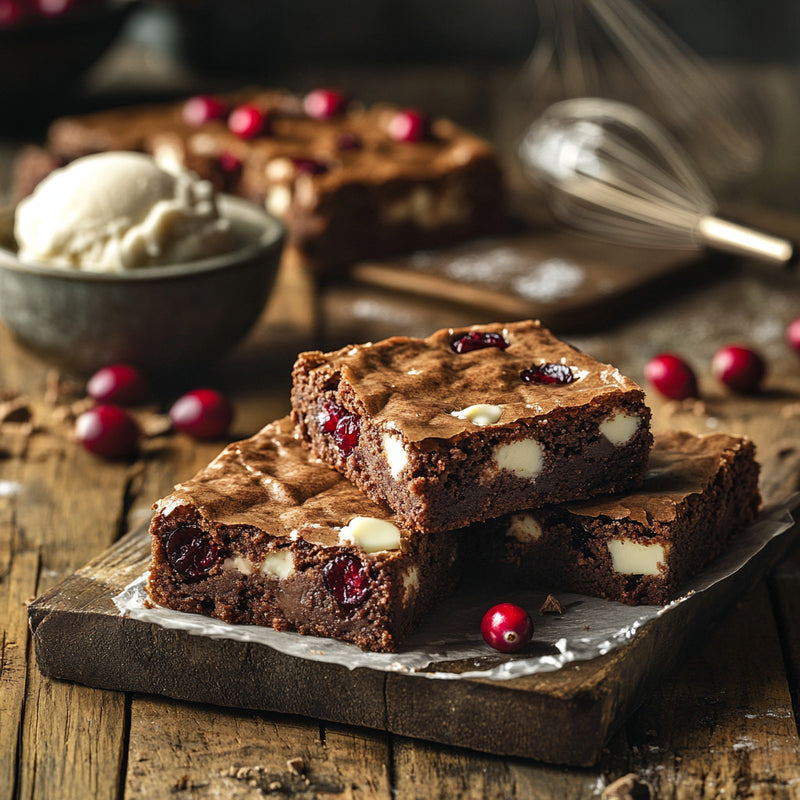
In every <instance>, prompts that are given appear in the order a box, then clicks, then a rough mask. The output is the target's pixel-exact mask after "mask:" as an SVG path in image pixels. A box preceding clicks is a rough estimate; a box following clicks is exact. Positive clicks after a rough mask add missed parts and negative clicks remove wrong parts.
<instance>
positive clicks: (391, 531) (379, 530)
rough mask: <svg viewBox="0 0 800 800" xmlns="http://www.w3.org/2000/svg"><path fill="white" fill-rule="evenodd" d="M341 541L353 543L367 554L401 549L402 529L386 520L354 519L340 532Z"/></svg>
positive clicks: (372, 518)
mask: <svg viewBox="0 0 800 800" xmlns="http://www.w3.org/2000/svg"><path fill="white" fill-rule="evenodd" d="M339 541H340V542H342V543H345V542H352V543H353V544H355V545H358V547H360V548H361V549H362V550H363V551H364V552H365V553H380V552H382V551H384V550H399V549H400V528H398V527H397V525H393V524H392V523H391V522H389V521H387V520H385V519H376V518H375V517H353V519H351V520H350V522H348V523H347V525H345V526H344V528H342V529H341V530H340V531H339Z"/></svg>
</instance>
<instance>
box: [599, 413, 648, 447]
mask: <svg viewBox="0 0 800 800" xmlns="http://www.w3.org/2000/svg"><path fill="white" fill-rule="evenodd" d="M641 424H642V420H641V418H640V417H637V416H635V415H633V414H626V413H624V412H623V411H617V412H616V413H614V414H612V415H611V416H609V417H606V419H604V420H603V421H602V422H601V423H600V433H602V434H603V436H605V437H606V439H608V441H609V442H611V444H613V445H616V446H617V447H619V446H620V445H623V444H626V443H627V442H629V441H630V440H631V438H633V434H634V433H636V431H638V430H639V426H640V425H641Z"/></svg>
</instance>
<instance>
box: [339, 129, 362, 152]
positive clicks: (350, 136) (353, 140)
mask: <svg viewBox="0 0 800 800" xmlns="http://www.w3.org/2000/svg"><path fill="white" fill-rule="evenodd" d="M363 145H364V143H363V142H362V141H361V137H360V136H359V135H358V134H357V133H353V132H352V131H344V132H342V133H340V134H339V138H338V139H337V140H336V147H338V148H339V150H360V149H361V148H362V147H363Z"/></svg>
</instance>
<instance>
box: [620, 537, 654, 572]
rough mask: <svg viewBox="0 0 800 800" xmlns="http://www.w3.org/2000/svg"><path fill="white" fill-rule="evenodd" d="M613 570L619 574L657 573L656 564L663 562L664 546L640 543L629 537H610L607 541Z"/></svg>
mask: <svg viewBox="0 0 800 800" xmlns="http://www.w3.org/2000/svg"><path fill="white" fill-rule="evenodd" d="M608 552H609V553H611V563H612V565H613V567H614V572H617V573H619V574H620V575H658V574H659V569H658V565H659V564H661V563H664V557H665V554H664V547H663V546H662V545H660V544H640V543H639V542H634V541H631V540H630V539H612V540H611V541H610V542H609V543H608Z"/></svg>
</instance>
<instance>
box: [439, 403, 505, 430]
mask: <svg viewBox="0 0 800 800" xmlns="http://www.w3.org/2000/svg"><path fill="white" fill-rule="evenodd" d="M450 413H451V414H452V415H453V416H454V417H458V419H465V420H467V421H469V422H471V423H472V424H473V425H494V423H495V422H497V420H499V419H500V417H501V415H502V413H503V408H502V406H492V405H489V404H487V403H479V404H478V405H474V406H467V407H466V408H462V409H461V411H451V412H450Z"/></svg>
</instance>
